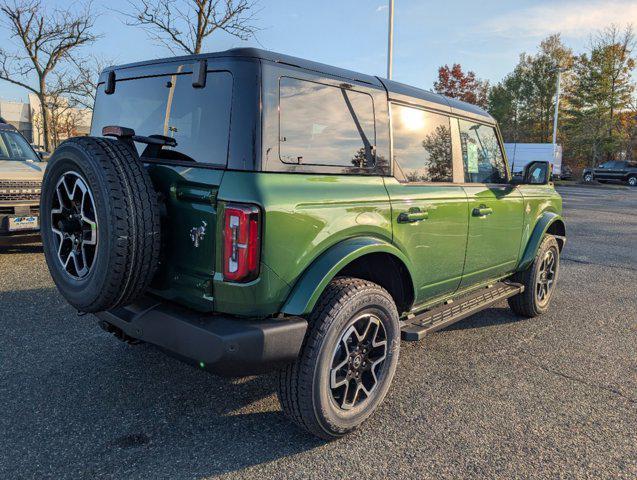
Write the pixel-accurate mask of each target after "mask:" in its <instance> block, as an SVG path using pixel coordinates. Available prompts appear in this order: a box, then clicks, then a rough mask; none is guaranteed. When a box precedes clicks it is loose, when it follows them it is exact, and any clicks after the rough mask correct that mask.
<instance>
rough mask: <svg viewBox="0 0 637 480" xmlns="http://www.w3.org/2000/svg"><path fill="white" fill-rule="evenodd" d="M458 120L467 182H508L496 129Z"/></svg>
mask: <svg viewBox="0 0 637 480" xmlns="http://www.w3.org/2000/svg"><path fill="white" fill-rule="evenodd" d="M458 122H459V127H460V145H461V147H462V163H463V165H464V177H465V182H467V183H506V181H507V174H506V166H505V164H504V156H503V155H502V150H501V149H500V142H498V136H497V134H496V132H495V129H494V128H493V127H490V126H488V125H483V124H481V123H475V122H470V121H467V120H458Z"/></svg>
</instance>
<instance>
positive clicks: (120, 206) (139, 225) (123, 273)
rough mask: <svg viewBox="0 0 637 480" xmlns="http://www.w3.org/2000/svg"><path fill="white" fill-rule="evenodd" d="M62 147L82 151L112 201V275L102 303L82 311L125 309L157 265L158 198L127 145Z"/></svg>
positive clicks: (80, 142)
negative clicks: (91, 162)
mask: <svg viewBox="0 0 637 480" xmlns="http://www.w3.org/2000/svg"><path fill="white" fill-rule="evenodd" d="M64 143H65V144H67V145H68V144H72V146H73V147H75V148H77V149H79V150H83V151H84V152H85V153H86V154H87V155H88V156H90V158H92V159H93V160H94V161H95V162H96V164H97V167H98V168H99V169H101V170H102V172H103V175H104V178H105V180H106V183H107V189H106V190H107V192H108V195H109V197H110V198H109V199H108V200H107V201H106V203H107V204H108V205H109V206H110V211H109V213H108V219H109V220H110V221H111V228H112V231H111V238H112V239H113V245H112V247H113V248H111V250H110V252H108V255H109V256H110V259H109V265H110V266H111V271H110V273H109V274H108V276H107V282H106V284H105V285H104V287H103V289H102V291H101V293H100V295H99V297H98V298H97V299H91V301H90V303H87V304H86V305H83V306H78V307H79V309H80V310H82V311H85V312H89V313H94V312H99V311H104V310H110V309H113V308H116V307H119V306H122V305H127V304H129V303H131V302H132V301H134V300H135V299H136V298H138V297H139V296H140V295H141V294H142V293H143V292H144V291H145V290H146V289H147V288H148V286H149V284H150V282H151V280H152V278H153V276H154V274H155V272H156V270H157V267H158V264H159V254H160V248H161V238H160V219H159V207H158V204H157V193H156V191H155V189H154V188H153V185H152V182H151V180H150V177H149V175H148V172H147V171H146V169H145V168H144V166H143V164H142V162H141V161H140V159H139V157H138V156H137V155H136V153H134V152H133V151H132V150H131V149H130V148H129V147H128V146H127V145H125V144H124V143H122V142H120V141H118V140H114V139H108V138H97V137H79V138H73V139H70V140H67V141H66V142H64ZM63 145H64V144H63Z"/></svg>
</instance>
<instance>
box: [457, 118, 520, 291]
mask: <svg viewBox="0 0 637 480" xmlns="http://www.w3.org/2000/svg"><path fill="white" fill-rule="evenodd" d="M457 122H458V131H459V134H460V145H461V151H462V163H463V170H464V172H463V173H464V184H463V188H464V191H465V192H466V194H467V197H468V221H469V234H468V237H467V252H466V259H465V263H464V273H463V277H462V283H461V286H462V287H468V286H470V285H473V284H476V283H480V282H482V281H485V280H488V279H493V278H497V277H500V276H503V275H506V274H507V273H509V272H512V271H513V270H514V268H515V266H516V263H517V259H518V254H519V250H520V241H521V238H522V226H523V221H524V206H523V198H522V195H521V194H520V192H519V190H518V189H517V188H516V187H515V186H513V185H511V184H510V183H509V172H508V170H507V167H506V162H505V159H504V155H503V151H502V146H501V142H500V139H499V136H498V134H497V131H496V129H495V128H494V126H492V125H485V124H482V123H478V122H475V121H470V120H464V119H458V120H457Z"/></svg>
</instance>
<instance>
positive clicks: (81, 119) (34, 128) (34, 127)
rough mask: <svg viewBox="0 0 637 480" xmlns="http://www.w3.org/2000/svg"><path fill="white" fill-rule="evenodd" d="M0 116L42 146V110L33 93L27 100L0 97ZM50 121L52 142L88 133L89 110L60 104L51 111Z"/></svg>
mask: <svg viewBox="0 0 637 480" xmlns="http://www.w3.org/2000/svg"><path fill="white" fill-rule="evenodd" d="M0 117H2V118H4V120H5V121H7V122H8V123H10V124H11V125H13V126H14V127H16V128H17V129H18V130H19V131H20V133H22V135H24V136H25V137H26V138H27V140H29V141H30V142H31V143H33V144H34V145H39V146H42V145H43V144H44V140H43V138H42V136H43V133H42V120H41V118H42V111H41V109H40V101H39V99H38V97H37V96H36V95H34V94H29V102H28V103H23V102H15V101H5V100H1V99H0ZM50 117H51V121H52V123H53V124H56V126H57V128H56V129H55V130H56V131H55V132H52V137H53V138H52V139H51V141H52V142H53V143H55V142H56V141H57V142H60V141H62V140H64V139H66V138H68V137H74V136H81V135H88V133H89V130H90V128H91V111H90V110H86V109H78V108H69V107H68V106H67V105H64V106H62V107H61V108H59V109H57V110H56V111H53V112H51V115H50Z"/></svg>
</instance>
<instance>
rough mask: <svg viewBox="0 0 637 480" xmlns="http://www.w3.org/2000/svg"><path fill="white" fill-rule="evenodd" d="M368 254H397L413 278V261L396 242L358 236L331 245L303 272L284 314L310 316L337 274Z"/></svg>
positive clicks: (289, 297) (287, 301)
mask: <svg viewBox="0 0 637 480" xmlns="http://www.w3.org/2000/svg"><path fill="white" fill-rule="evenodd" d="M369 253H388V254H390V255H393V256H395V257H397V259H398V260H400V261H401V262H402V263H403V264H404V265H405V267H406V268H407V270H408V272H409V274H410V275H411V276H412V278H413V274H412V269H411V266H410V262H409V260H408V259H407V257H406V256H405V255H404V254H403V253H402V252H401V251H400V250H399V249H398V248H397V247H395V246H394V245H392V244H391V243H388V242H386V241H384V240H381V239H378V238H373V237H356V238H349V239H347V240H343V241H342V242H339V243H337V244H336V245H333V246H331V247H330V248H328V249H327V250H326V251H325V252H323V253H322V254H321V255H319V257H318V258H316V259H315V260H314V261H313V262H312V263H311V264H310V266H309V267H308V268H307V269H306V270H305V272H303V274H302V275H301V277H300V278H299V280H297V282H296V283H295V285H294V288H293V289H292V291H291V293H290V294H289V295H288V298H287V300H286V301H285V304H284V305H283V308H282V309H281V313H283V314H286V315H296V316H298V315H308V314H309V313H310V312H312V309H313V308H314V305H315V304H316V302H317V301H318V299H319V297H320V296H321V294H322V293H323V290H325V287H327V284H328V283H330V282H331V281H332V279H333V278H334V277H335V276H336V274H337V273H338V272H339V271H340V270H342V269H343V267H345V266H346V265H348V264H349V263H351V262H352V261H354V260H356V259H357V258H360V257H362V256H363V255H367V254H369Z"/></svg>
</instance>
